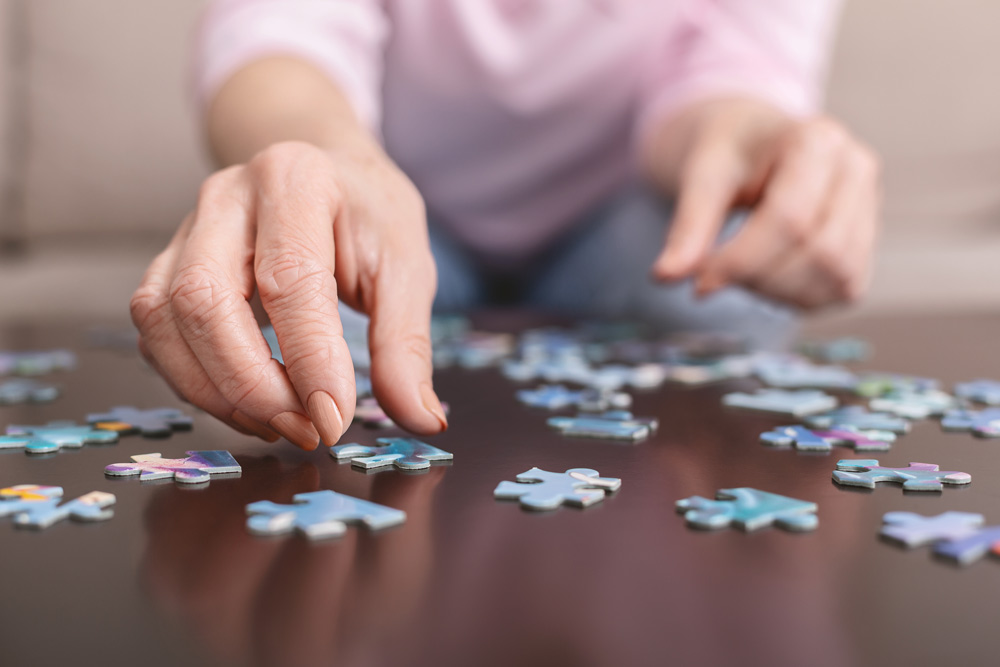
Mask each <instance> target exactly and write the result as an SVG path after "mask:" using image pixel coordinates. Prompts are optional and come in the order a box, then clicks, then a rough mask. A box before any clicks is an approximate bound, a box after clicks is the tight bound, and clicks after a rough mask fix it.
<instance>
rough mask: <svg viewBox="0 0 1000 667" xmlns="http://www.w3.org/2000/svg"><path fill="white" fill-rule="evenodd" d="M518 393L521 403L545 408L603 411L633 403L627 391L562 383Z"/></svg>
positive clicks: (523, 390) (625, 406)
mask: <svg viewBox="0 0 1000 667" xmlns="http://www.w3.org/2000/svg"><path fill="white" fill-rule="evenodd" d="M516 395H517V400H518V401H520V402H521V403H524V404H525V405H530V406H531V407H534V408H542V409H545V410H561V409H563V408H568V407H576V408H578V409H580V410H585V411H601V410H608V409H610V408H627V407H629V406H630V405H632V397H631V396H629V395H628V394H626V393H625V392H620V391H613V390H604V391H601V390H598V389H581V390H572V389H569V388H567V387H566V386H565V385H561V384H544V385H541V386H540V387H537V388H535V389H521V390H519V391H518V392H517V394H516Z"/></svg>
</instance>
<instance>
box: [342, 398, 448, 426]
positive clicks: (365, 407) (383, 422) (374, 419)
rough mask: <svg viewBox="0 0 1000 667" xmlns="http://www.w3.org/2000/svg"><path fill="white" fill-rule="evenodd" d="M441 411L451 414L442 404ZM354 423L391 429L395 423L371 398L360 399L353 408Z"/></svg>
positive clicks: (445, 405) (443, 403)
mask: <svg viewBox="0 0 1000 667" xmlns="http://www.w3.org/2000/svg"><path fill="white" fill-rule="evenodd" d="M441 409H442V410H444V413H445V414H446V415H447V414H449V413H450V412H451V408H450V406H449V405H448V404H447V403H445V402H442V403H441ZM354 421H360V422H361V423H362V424H363V425H364V426H366V427H367V428H393V427H394V426H395V425H396V422H394V421H392V418H391V417H389V415H387V414H386V413H385V410H383V409H382V406H381V405H379V404H378V401H376V400H375V399H374V398H372V397H367V398H362V399H361V400H359V401H358V403H357V406H356V407H355V408H354Z"/></svg>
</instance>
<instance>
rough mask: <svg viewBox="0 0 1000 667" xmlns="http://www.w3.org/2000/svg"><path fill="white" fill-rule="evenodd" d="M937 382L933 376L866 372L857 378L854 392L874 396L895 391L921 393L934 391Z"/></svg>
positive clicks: (937, 384) (867, 396) (937, 385)
mask: <svg viewBox="0 0 1000 667" xmlns="http://www.w3.org/2000/svg"><path fill="white" fill-rule="evenodd" d="M939 384H940V383H939V382H938V381H937V380H935V379H933V378H925V377H917V376H914V375H901V374H899V373H866V374H865V375H864V376H862V377H861V379H860V380H858V383H857V385H855V387H854V392H855V393H856V394H858V395H859V396H864V397H866V398H874V397H876V396H884V395H885V394H890V393H895V392H905V393H921V392H927V391H936V390H937V389H938V387H939Z"/></svg>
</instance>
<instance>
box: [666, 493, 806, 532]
mask: <svg viewBox="0 0 1000 667" xmlns="http://www.w3.org/2000/svg"><path fill="white" fill-rule="evenodd" d="M816 510H817V506H816V503H811V502H808V501H805V500H796V499H795V498H789V497H787V496H779V495H778V494H776V493H768V492H766V491H760V490H758V489H751V488H747V487H742V488H738V489H722V490H720V491H719V492H718V493H717V494H716V500H709V499H708V498H702V497H701V496H692V497H690V498H684V499H683V500H678V501H677V511H678V512H679V513H681V514H683V515H684V520H685V521H686V522H687V523H688V525H690V526H693V527H695V528H702V529H705V530H714V529H718V528H725V527H727V526H735V527H737V528H740V529H742V530H745V531H748V532H749V531H754V530H757V529H759V528H763V527H765V526H770V525H772V524H774V525H777V526H779V527H781V528H784V529H785V530H791V531H796V532H801V531H807V530H814V529H815V528H816V526H817V525H818V524H819V519H818V518H817V517H816Z"/></svg>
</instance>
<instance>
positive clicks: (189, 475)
mask: <svg viewBox="0 0 1000 667" xmlns="http://www.w3.org/2000/svg"><path fill="white" fill-rule="evenodd" d="M132 461H133V463H113V464H111V465H109V466H107V467H106V468H105V469H104V473H105V474H106V475H111V476H113V477H128V476H131V475H139V481H141V482H149V481H152V480H156V479H169V478H171V477H172V478H173V479H174V481H175V482H179V483H181V484H205V483H207V482H208V481H209V479H210V478H211V476H212V475H221V474H227V473H237V474H238V473H240V472H242V468H240V464H239V463H237V462H236V459H234V458H233V455H232V454H230V453H229V452H227V451H225V450H208V451H197V452H188V457H187V458H184V459H165V458H161V457H160V455H159V454H137V455H135V456H133V457H132Z"/></svg>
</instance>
